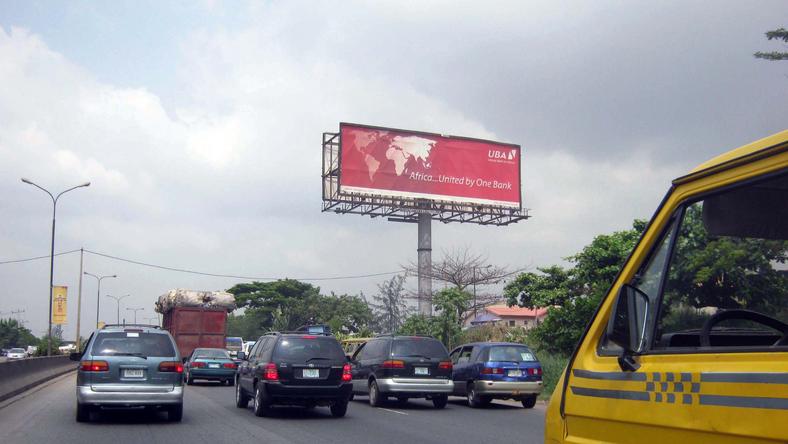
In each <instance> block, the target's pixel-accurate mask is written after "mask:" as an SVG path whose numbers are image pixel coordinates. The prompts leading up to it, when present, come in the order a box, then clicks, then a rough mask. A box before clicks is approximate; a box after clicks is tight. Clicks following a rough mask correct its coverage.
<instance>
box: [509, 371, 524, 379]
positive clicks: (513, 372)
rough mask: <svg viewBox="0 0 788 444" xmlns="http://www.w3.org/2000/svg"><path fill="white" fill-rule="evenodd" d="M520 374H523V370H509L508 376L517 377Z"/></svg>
mask: <svg viewBox="0 0 788 444" xmlns="http://www.w3.org/2000/svg"><path fill="white" fill-rule="evenodd" d="M522 375H523V372H522V371H521V370H509V377H517V378H519V377H520V376H522Z"/></svg>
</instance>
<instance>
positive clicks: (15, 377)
mask: <svg viewBox="0 0 788 444" xmlns="http://www.w3.org/2000/svg"><path fill="white" fill-rule="evenodd" d="M77 364H78V363H77V362H74V361H71V360H69V359H68V356H51V357H44V358H29V359H20V360H13V361H6V362H0V401H4V400H6V399H8V398H10V397H12V396H15V395H17V394H19V393H22V392H23V391H25V390H28V389H30V388H32V387H35V386H36V385H38V384H41V383H43V382H46V381H48V380H49V379H52V378H54V377H55V376H59V375H62V374H64V373H68V372H70V371H74V370H76V369H77Z"/></svg>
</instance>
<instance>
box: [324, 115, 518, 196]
mask: <svg viewBox="0 0 788 444" xmlns="http://www.w3.org/2000/svg"><path fill="white" fill-rule="evenodd" d="M340 141H341V142H340V144H341V153H340V180H339V184H340V189H341V191H342V192H343V193H361V194H368V195H373V196H388V197H406V198H415V199H432V200H442V201H449V202H459V203H476V204H484V205H494V206H502V207H510V208H520V206H521V193H520V157H521V156H520V147H519V146H518V145H512V144H505V143H499V142H491V141H486V140H478V139H468V138H461V137H453V136H442V135H438V134H429V133H419V132H412V131H404V130H393V129H388V128H377V127H369V126H364V125H355V124H347V123H342V124H340Z"/></svg>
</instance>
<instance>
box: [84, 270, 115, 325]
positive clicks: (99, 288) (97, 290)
mask: <svg viewBox="0 0 788 444" xmlns="http://www.w3.org/2000/svg"><path fill="white" fill-rule="evenodd" d="M85 274H86V275H88V276H93V277H94V278H96V280H98V287H97V288H96V328H98V326H99V308H100V307H101V280H102V279H104V278H116V277H118V275H117V274H112V275H106V276H96V275H95V274H93V273H88V272H87V271H86V272H85Z"/></svg>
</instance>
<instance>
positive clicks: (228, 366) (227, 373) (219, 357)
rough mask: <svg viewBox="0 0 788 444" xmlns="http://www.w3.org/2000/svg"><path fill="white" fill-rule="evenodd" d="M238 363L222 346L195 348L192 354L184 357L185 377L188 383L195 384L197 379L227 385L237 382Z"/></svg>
mask: <svg viewBox="0 0 788 444" xmlns="http://www.w3.org/2000/svg"><path fill="white" fill-rule="evenodd" d="M237 369H238V365H237V364H236V363H235V362H234V361H233V359H232V358H231V357H230V354H229V353H228V352H227V350H225V349H222V348H195V349H194V351H193V352H192V354H191V356H189V357H188V358H184V364H183V377H184V379H185V380H186V384H188V385H192V384H194V380H195V379H204V380H209V381H220V382H222V383H224V384H227V385H233V384H234V382H235V372H236V370H237Z"/></svg>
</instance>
